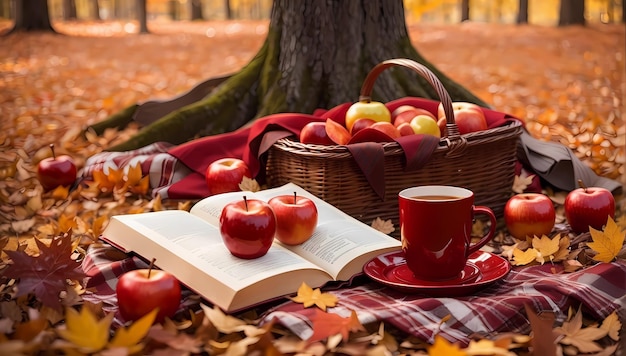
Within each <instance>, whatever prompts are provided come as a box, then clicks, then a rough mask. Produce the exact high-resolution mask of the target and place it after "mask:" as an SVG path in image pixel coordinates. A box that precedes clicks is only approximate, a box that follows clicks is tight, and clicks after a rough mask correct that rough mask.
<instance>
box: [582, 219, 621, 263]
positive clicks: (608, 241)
mask: <svg viewBox="0 0 626 356" xmlns="http://www.w3.org/2000/svg"><path fill="white" fill-rule="evenodd" d="M589 233H590V234H591V239H592V240H593V242H588V243H587V246H589V247H590V248H591V249H592V250H594V251H595V252H596V255H595V256H593V259H594V260H596V261H600V262H606V263H609V262H611V261H613V259H615V257H617V256H618V255H619V253H620V250H621V249H622V247H623V245H624V237H625V236H626V234H625V233H624V232H622V231H621V230H620V228H619V227H618V226H617V224H616V223H615V221H614V220H613V219H612V218H611V217H610V216H609V218H608V220H607V222H606V226H605V227H604V230H603V231H599V230H596V229H594V228H592V227H589Z"/></svg>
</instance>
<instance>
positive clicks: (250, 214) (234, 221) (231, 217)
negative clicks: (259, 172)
mask: <svg viewBox="0 0 626 356" xmlns="http://www.w3.org/2000/svg"><path fill="white" fill-rule="evenodd" d="M220 234H221V235H222V240H223V241H224V245H226V248H227V249H228V250H229V251H230V253H231V254H232V255H233V256H235V257H239V258H245V259H253V258H258V257H261V256H263V255H265V254H266V253H267V251H269V249H270V246H272V242H273V241H274V235H275V234H276V216H275V215H274V211H273V210H272V207H271V206H270V205H269V204H268V203H266V202H264V201H262V200H256V199H247V198H246V197H245V196H244V197H243V199H241V200H236V201H234V202H230V203H228V204H226V205H225V206H224V208H223V209H222V212H221V214H220Z"/></svg>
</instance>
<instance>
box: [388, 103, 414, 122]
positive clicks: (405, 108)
mask: <svg viewBox="0 0 626 356" xmlns="http://www.w3.org/2000/svg"><path fill="white" fill-rule="evenodd" d="M413 109H415V106H413V105H400V106H398V107H397V108H396V109H395V110H394V111H392V112H391V122H392V123H394V122H395V121H396V118H397V117H398V115H399V114H401V113H403V112H405V111H409V110H413Z"/></svg>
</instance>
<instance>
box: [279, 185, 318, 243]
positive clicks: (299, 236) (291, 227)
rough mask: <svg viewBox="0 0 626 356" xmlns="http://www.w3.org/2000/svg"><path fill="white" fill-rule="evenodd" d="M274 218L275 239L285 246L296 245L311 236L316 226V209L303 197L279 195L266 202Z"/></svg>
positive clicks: (309, 200) (294, 194)
mask: <svg viewBox="0 0 626 356" xmlns="http://www.w3.org/2000/svg"><path fill="white" fill-rule="evenodd" d="M268 204H269V205H270V206H271V207H272V210H273V211H274V215H275V216H276V235H275V238H276V239H277V240H278V241H280V242H282V243H284V244H286V245H298V244H301V243H303V242H305V241H307V240H308V239H309V238H311V236H312V235H313V232H314V231H315V227H316V226H317V207H316V206H315V203H314V202H313V201H312V200H311V199H309V198H307V197H304V196H297V195H296V193H295V192H294V193H293V195H279V196H276V197H273V198H272V199H270V200H269V201H268Z"/></svg>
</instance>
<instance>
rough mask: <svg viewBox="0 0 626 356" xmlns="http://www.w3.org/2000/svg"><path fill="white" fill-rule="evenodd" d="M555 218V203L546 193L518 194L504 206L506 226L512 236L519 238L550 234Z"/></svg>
mask: <svg viewBox="0 0 626 356" xmlns="http://www.w3.org/2000/svg"><path fill="white" fill-rule="evenodd" d="M555 218H556V214H555V211H554V204H552V200H550V198H548V196H546V195H544V194H539V193H522V194H517V195H514V196H512V197H511V198H510V199H509V200H508V201H507V202H506V205H505V206H504V221H505V223H506V227H507V229H508V230H509V233H510V234H511V236H513V237H515V238H517V239H525V238H526V236H530V237H533V236H539V237H541V236H542V235H548V234H550V232H552V228H554V223H555Z"/></svg>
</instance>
